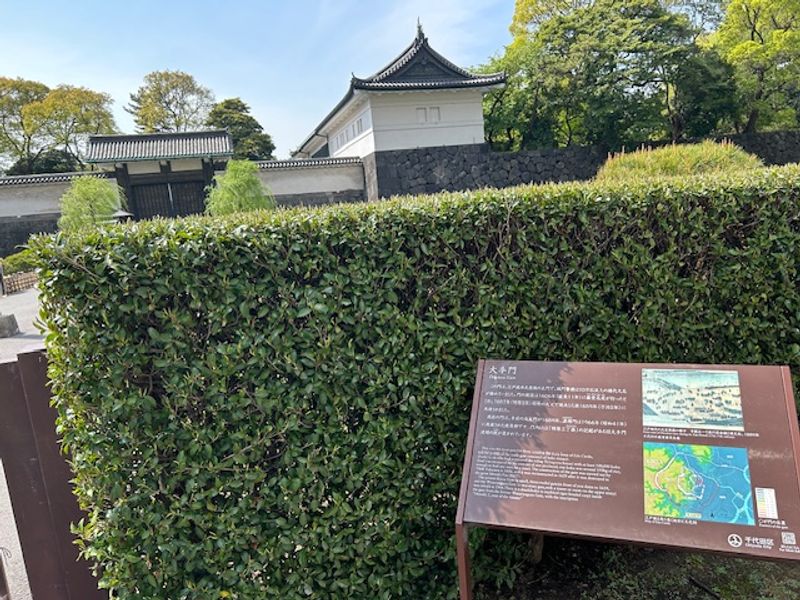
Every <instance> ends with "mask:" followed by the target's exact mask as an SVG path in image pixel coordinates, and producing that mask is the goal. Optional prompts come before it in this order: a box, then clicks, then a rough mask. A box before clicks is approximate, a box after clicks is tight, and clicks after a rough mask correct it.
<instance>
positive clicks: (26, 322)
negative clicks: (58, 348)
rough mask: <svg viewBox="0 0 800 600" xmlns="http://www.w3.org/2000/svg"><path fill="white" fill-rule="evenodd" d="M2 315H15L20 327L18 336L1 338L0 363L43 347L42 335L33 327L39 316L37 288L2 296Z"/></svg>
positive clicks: (0, 299) (0, 302) (0, 309)
mask: <svg viewBox="0 0 800 600" xmlns="http://www.w3.org/2000/svg"><path fill="white" fill-rule="evenodd" d="M0 313H3V314H9V313H11V314H13V315H14V316H15V317H16V318H17V325H19V333H18V334H17V335H15V336H13V337H10V338H0V362H6V361H9V360H16V359H17V354H18V353H20V352H24V351H26V350H32V349H35V348H41V347H42V346H43V339H42V334H41V333H39V330H38V329H36V327H34V325H33V322H34V319H36V317H37V316H38V315H39V292H38V291H37V290H36V289H35V288H34V289H30V290H25V291H24V292H19V293H18V294H11V295H10V296H0Z"/></svg>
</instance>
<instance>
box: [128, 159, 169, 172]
mask: <svg viewBox="0 0 800 600" xmlns="http://www.w3.org/2000/svg"><path fill="white" fill-rule="evenodd" d="M127 164H128V174H129V175H144V174H145V173H159V172H161V165H160V164H159V162H158V161H157V160H142V161H132V162H129V163H127Z"/></svg>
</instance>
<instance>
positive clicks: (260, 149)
mask: <svg viewBox="0 0 800 600" xmlns="http://www.w3.org/2000/svg"><path fill="white" fill-rule="evenodd" d="M206 125H207V126H208V127H212V128H214V129H227V130H228V133H230V134H231V138H232V139H233V157H234V158H236V159H247V160H270V159H272V158H273V155H272V153H273V152H274V150H275V144H274V143H273V142H272V138H271V137H270V135H269V134H267V133H264V128H263V127H262V126H261V124H260V123H259V122H258V121H256V119H255V117H253V116H252V115H251V114H250V107H249V106H247V104H245V103H244V102H242V100H241V99H240V98H228V99H227V100H223V101H222V102H219V103H217V104H215V105H214V107H213V108H212V109H211V112H210V113H209V115H208V120H207V121H206Z"/></svg>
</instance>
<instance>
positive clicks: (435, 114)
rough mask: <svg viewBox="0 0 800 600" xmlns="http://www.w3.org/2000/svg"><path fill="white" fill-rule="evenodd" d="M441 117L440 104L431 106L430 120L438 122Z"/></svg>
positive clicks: (429, 110)
mask: <svg viewBox="0 0 800 600" xmlns="http://www.w3.org/2000/svg"><path fill="white" fill-rule="evenodd" d="M440 119H441V113H440V112H439V107H438V106H431V107H430V108H429V109H428V121H430V122H431V123H438V122H439V120H440Z"/></svg>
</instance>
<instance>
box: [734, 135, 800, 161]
mask: <svg viewBox="0 0 800 600" xmlns="http://www.w3.org/2000/svg"><path fill="white" fill-rule="evenodd" d="M720 139H722V138H720ZM726 139H729V140H730V141H732V142H733V143H734V144H736V145H738V146H741V147H742V148H743V149H744V150H746V151H747V152H750V153H751V154H755V155H756V156H758V157H759V158H761V160H763V161H764V163H765V164H767V165H787V164H789V163H794V162H800V131H767V132H764V133H753V134H749V135H744V134H743V135H730V136H727V138H726Z"/></svg>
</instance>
